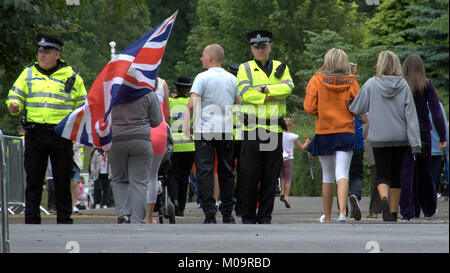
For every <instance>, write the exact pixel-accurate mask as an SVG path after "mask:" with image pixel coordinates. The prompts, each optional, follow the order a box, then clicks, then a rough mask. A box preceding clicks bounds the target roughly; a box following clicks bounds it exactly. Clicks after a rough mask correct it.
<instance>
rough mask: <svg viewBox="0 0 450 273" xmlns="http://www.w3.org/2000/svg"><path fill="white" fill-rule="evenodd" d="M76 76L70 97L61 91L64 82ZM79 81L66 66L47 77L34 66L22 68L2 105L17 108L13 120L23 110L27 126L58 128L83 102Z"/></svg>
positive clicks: (81, 80) (80, 82) (81, 83)
mask: <svg viewBox="0 0 450 273" xmlns="http://www.w3.org/2000/svg"><path fill="white" fill-rule="evenodd" d="M72 75H76V78H75V84H74V85H73V87H72V90H71V91H70V93H69V92H68V93H66V92H65V91H64V88H65V84H66V81H67V80H68V79H69V78H70V77H71V76H72ZM86 94H87V93H86V89H85V87H84V84H83V79H82V78H81V77H80V76H79V75H78V74H76V73H75V71H74V70H73V69H72V67H70V66H63V67H61V68H59V69H58V70H56V71H55V72H53V74H51V75H50V76H47V75H44V74H42V73H41V72H39V70H38V69H37V68H36V67H35V66H34V65H31V66H29V67H27V68H25V69H24V70H23V71H22V73H21V74H20V76H19V77H18V78H17V80H16V82H15V83H14V85H13V87H12V88H11V89H10V90H9V93H8V99H7V100H6V105H7V107H9V105H10V103H11V102H16V103H18V104H19V111H18V112H16V113H11V114H12V115H14V116H16V115H19V113H20V112H21V111H22V110H23V109H24V108H25V109H26V120H27V122H34V123H40V124H53V125H56V124H58V123H59V122H60V121H61V120H62V119H64V118H65V117H66V116H67V115H69V114H70V113H71V112H72V111H73V110H74V109H76V108H77V107H78V106H80V105H81V104H83V102H84V101H85V99H86Z"/></svg>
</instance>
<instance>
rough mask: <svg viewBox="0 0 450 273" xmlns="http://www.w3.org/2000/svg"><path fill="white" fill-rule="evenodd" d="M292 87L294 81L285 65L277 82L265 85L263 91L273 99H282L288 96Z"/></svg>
mask: <svg viewBox="0 0 450 273" xmlns="http://www.w3.org/2000/svg"><path fill="white" fill-rule="evenodd" d="M293 89H294V82H293V81H292V77H291V75H290V74H289V68H288V67H287V66H286V69H285V70H284V73H283V76H282V77H281V81H280V83H279V84H270V85H267V86H266V90H265V93H266V94H267V95H268V96H271V97H275V99H280V100H283V99H285V98H286V97H288V96H289V95H290V94H291V93H292V90H293Z"/></svg>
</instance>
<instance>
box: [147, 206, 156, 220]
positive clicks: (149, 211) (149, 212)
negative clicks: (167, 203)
mask: <svg viewBox="0 0 450 273" xmlns="http://www.w3.org/2000/svg"><path fill="white" fill-rule="evenodd" d="M154 208H155V203H148V204H147V211H146V212H145V223H146V224H153V209H154Z"/></svg>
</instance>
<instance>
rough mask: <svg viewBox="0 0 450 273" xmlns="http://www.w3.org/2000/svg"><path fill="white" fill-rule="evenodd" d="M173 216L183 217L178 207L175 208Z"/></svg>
mask: <svg viewBox="0 0 450 273" xmlns="http://www.w3.org/2000/svg"><path fill="white" fill-rule="evenodd" d="M175 216H184V213H183V212H182V211H181V209H180V207H179V206H175Z"/></svg>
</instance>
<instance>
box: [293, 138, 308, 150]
mask: <svg viewBox="0 0 450 273" xmlns="http://www.w3.org/2000/svg"><path fill="white" fill-rule="evenodd" d="M309 143H311V140H309V138H308V137H306V138H305V143H303V144H301V143H300V140H299V139H298V138H297V139H296V140H295V145H297V147H298V148H299V149H300V150H301V151H303V150H304V149H306V147H308V145H309Z"/></svg>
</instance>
